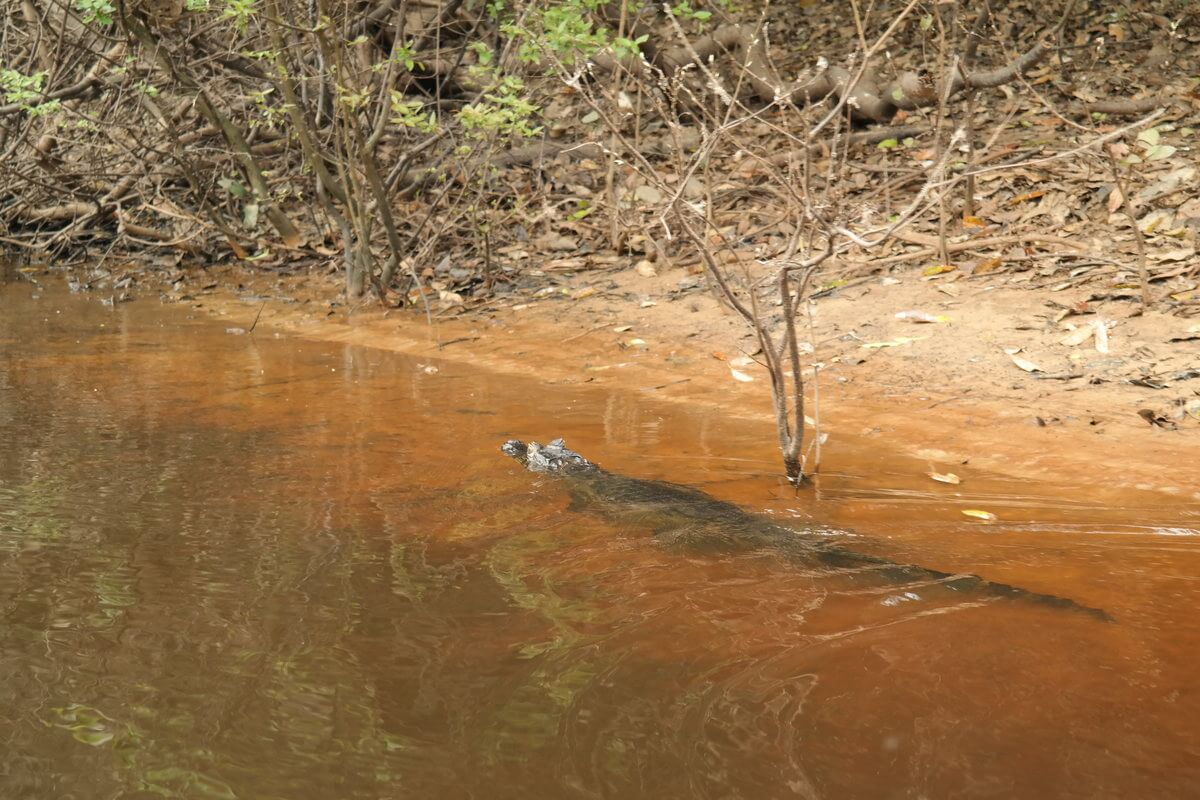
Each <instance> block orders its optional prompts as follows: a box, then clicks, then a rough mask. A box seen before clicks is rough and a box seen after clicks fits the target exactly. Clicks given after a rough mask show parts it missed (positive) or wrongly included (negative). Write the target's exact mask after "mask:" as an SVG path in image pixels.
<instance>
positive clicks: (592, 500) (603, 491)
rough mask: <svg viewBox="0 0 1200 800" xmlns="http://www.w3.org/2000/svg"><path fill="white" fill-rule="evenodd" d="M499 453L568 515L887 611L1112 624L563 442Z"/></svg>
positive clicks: (1047, 598)
mask: <svg viewBox="0 0 1200 800" xmlns="http://www.w3.org/2000/svg"><path fill="white" fill-rule="evenodd" d="M500 449H501V451H502V452H503V453H505V454H506V455H509V456H512V457H513V458H514V459H516V460H517V461H518V462H520V463H521V464H522V465H523V466H524V467H525V468H526V469H528V470H530V471H531V472H538V473H545V474H548V475H553V476H556V477H559V478H562V479H564V480H566V481H567V482H568V487H569V489H570V492H571V495H572V498H573V504H572V505H573V507H577V508H581V509H583V508H587V509H589V510H595V511H598V512H599V513H601V514H602V515H604V516H608V517H616V518H621V519H627V520H636V521H637V523H639V524H642V525H646V526H648V527H650V528H651V529H652V530H653V532H654V534H655V535H656V536H658V537H659V538H660V539H663V540H666V541H669V542H672V543H675V544H679V545H683V546H686V547H688V548H694V549H698V550H703V551H706V552H713V553H716V552H741V551H755V550H766V551H771V552H775V553H777V554H779V555H780V556H781V557H783V558H786V559H787V560H789V561H794V562H797V563H801V564H805V565H808V566H810V567H813V568H817V569H819V570H821V571H828V572H831V573H838V574H845V575H846V576H847V577H848V578H852V579H854V580H855V582H857V581H861V580H868V581H871V582H873V583H878V584H883V585H894V586H896V587H898V588H902V589H904V590H905V591H903V592H902V593H901V594H899V595H895V596H893V597H891V598H888V599H887V600H885V601H884V602H885V603H887V604H889V605H891V604H894V603H895V602H900V601H903V600H920V599H922V598H923V597H924V596H928V595H930V594H943V595H946V596H950V595H951V594H959V595H965V596H973V597H1001V598H1009V599H1013V600H1020V601H1025V602H1032V603H1037V604H1039V605H1045V606H1052V607H1055V608H1062V609H1067V610H1071V611H1079V612H1083V613H1085V614H1088V615H1090V616H1092V617H1095V618H1097V619H1101V620H1104V621H1106V622H1111V621H1112V617H1111V616H1110V615H1109V614H1108V612H1106V611H1104V610H1102V609H1099V608H1091V607H1089V606H1085V605H1081V604H1080V603H1077V602H1075V601H1074V600H1071V599H1070V598H1066V597H1058V596H1055V595H1051V594H1043V593H1041V592H1034V591H1030V590H1028V589H1022V588H1021V587H1019V586H1010V585H1009V584H1006V583H997V582H995V581H989V580H986V579H984V578H981V577H979V576H978V575H971V574H961V573H960V574H953V573H949V572H942V571H940V570H936V569H929V568H928V567H921V566H916V565H912V564H902V563H899V562H896V561H890V560H888V559H886V558H881V557H879V556H873V555H869V554H867V553H860V552H857V551H855V550H851V549H848V548H846V547H845V546H844V545H843V544H842V543H840V542H838V541H837V540H836V537H835V536H832V535H829V534H832V533H834V532H833V531H825V532H822V531H820V530H819V529H809V530H798V529H796V528H793V527H788V526H787V525H781V524H779V523H777V522H775V521H773V520H771V519H768V518H766V517H763V516H761V515H755V514H752V513H750V512H748V511H746V510H744V509H742V508H741V507H740V506H737V505H734V504H733V503H728V502H725V501H724V500H718V499H716V498H715V497H711V496H709V495H707V494H705V493H704V492H702V491H700V490H699V489H695V488H692V487H690V486H682V485H680V484H676V483H669V482H667V481H652V480H641V479H639V478H630V477H626V476H624V475H617V474H615V473H612V472H609V471H608V470H606V469H603V468H602V467H600V466H598V465H596V464H594V463H592V462H591V461H588V460H587V459H586V458H584V457H583V456H581V455H580V454H579V453H576V452H575V451H573V450H570V449H568V448H567V446H566V443H565V442H564V441H563V440H562V439H555V440H554V441H552V442H550V443H549V444H545V445H543V444H538V443H537V442H529V443H528V444H526V443H525V442H521V441H518V440H516V439H512V440H509V441H507V442H505V443H504V444H503V445H501V447H500Z"/></svg>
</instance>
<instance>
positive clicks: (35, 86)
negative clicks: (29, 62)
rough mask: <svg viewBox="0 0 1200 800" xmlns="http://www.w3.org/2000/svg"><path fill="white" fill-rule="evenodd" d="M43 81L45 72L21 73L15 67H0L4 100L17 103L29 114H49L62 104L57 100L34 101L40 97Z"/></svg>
mask: <svg viewBox="0 0 1200 800" xmlns="http://www.w3.org/2000/svg"><path fill="white" fill-rule="evenodd" d="M45 82H46V73H45V72H35V73H33V74H32V75H23V74H22V73H20V72H17V71H16V70H15V69H0V92H3V93H4V102H5V103H15V104H17V105H19V106H20V107H21V110H22V111H25V112H26V113H28V114H30V115H31V116H35V117H40V116H42V115H44V114H50V113H52V112H54V111H57V110H58V109H59V107H60V106H61V105H62V103H60V102H59V101H58V100H48V101H47V102H45V103H40V102H35V101H37V100H39V99H40V98H41V96H42V86H43V85H44V84H45Z"/></svg>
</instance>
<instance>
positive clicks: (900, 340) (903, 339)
mask: <svg viewBox="0 0 1200 800" xmlns="http://www.w3.org/2000/svg"><path fill="white" fill-rule="evenodd" d="M917 341H920V339H914V338H912V337H909V336H897V337H896V338H895V339H889V340H888V341H886V342H867V343H866V344H864V345H863V346H862V348H863V349H864V350H874V349H876V348H879V347H903V346H904V345H906V344H912V343H913V342H917Z"/></svg>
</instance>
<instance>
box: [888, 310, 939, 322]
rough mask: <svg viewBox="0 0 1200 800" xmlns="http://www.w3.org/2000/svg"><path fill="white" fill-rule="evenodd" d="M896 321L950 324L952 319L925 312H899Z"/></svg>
mask: <svg viewBox="0 0 1200 800" xmlns="http://www.w3.org/2000/svg"><path fill="white" fill-rule="evenodd" d="M896 319H902V320H904V321H905V322H949V321H950V318H949V317H947V316H943V315H937V316H934V315H933V314H929V313H926V312H924V311H897V312H896Z"/></svg>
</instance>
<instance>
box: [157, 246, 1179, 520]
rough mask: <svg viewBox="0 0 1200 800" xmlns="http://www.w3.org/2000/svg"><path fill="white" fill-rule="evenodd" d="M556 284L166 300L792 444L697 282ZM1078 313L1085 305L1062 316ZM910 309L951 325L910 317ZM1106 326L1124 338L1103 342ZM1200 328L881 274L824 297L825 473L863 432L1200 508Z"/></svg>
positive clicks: (256, 283) (733, 333) (754, 371)
mask: <svg viewBox="0 0 1200 800" xmlns="http://www.w3.org/2000/svg"><path fill="white" fill-rule="evenodd" d="M552 285H553V286H554V290H553V291H550V292H546V291H543V292H542V293H540V296H538V295H535V296H529V297H509V298H504V299H500V300H497V301H495V302H491V303H489V304H487V305H486V306H483V307H477V308H475V309H472V310H469V311H468V310H466V309H462V308H457V307H454V306H452V305H445V304H435V305H434V306H433V309H432V310H433V318H434V324H433V325H432V326H431V325H430V324H429V323H428V322H427V320H426V318H425V316H424V314H422V313H420V312H419V311H407V310H404V311H400V310H384V309H381V308H380V307H379V306H378V305H377V304H374V303H372V302H363V303H360V304H357V305H353V306H347V305H346V304H345V303H341V302H339V301H335V300H330V298H332V297H335V296H336V290H337V284H336V279H335V278H334V277H332V276H328V275H321V274H310V275H302V276H291V277H285V278H279V277H278V276H274V275H266V274H253V273H246V272H244V271H242V270H239V269H236V268H233V267H218V268H210V269H208V270H205V271H203V272H200V273H195V274H191V275H189V276H188V277H187V279H186V280H185V281H182V282H178V281H177V282H176V283H175V284H174V286H173V288H172V289H171V290H169V291H166V292H164V293H163V294H162V299H163V301H164V302H175V303H179V304H181V305H187V306H189V307H191V308H193V309H195V310H198V311H202V312H204V313H206V314H209V315H212V316H215V317H217V318H219V319H221V320H224V321H226V322H228V324H229V325H230V326H231V328H233V329H234V330H236V329H237V328H238V327H241V328H246V327H249V325H250V323H251V322H252V320H253V319H254V317H255V315H256V313H257V312H258V309H259V308H260V307H261V309H262V314H261V318H260V320H259V323H258V325H259V329H258V331H256V334H257V335H261V333H262V332H263V331H265V330H270V329H274V330H278V331H283V332H287V333H289V334H293V335H299V336H303V337H308V338H313V339H321V340H329V341H340V342H352V343H354V344H358V345H363V346H368V347H375V348H382V349H387V350H394V351H400V352H406V353H410V354H413V355H416V356H418V357H428V358H429V359H430V360H431V363H434V362H435V361H436V360H438V359H447V360H452V361H462V362H470V363H471V364H474V365H478V366H480V367H481V368H485V369H490V370H495V371H500V372H509V373H517V374H522V375H535V376H537V377H538V378H540V379H541V380H542V381H544V382H545V383H547V384H579V383H591V384H599V385H603V386H608V387H612V388H617V389H620V390H625V391H630V392H638V393H641V394H644V395H646V396H652V397H653V398H654V399H656V400H659V401H666V402H672V403H683V404H688V405H697V404H703V405H706V406H709V407H714V408H718V409H720V410H721V411H722V412H723V413H726V414H729V415H734V416H738V417H742V418H745V419H749V420H754V421H757V422H758V423H760V424H761V427H762V436H763V441H764V442H765V443H770V442H773V441H774V425H773V421H772V420H773V417H772V413H771V405H770V399H769V394H768V388H767V384H766V380H767V379H766V373H765V371H764V370H762V368H761V367H759V366H758V365H757V364H755V363H754V360H753V354H754V351H755V350H756V345H755V342H754V339H753V337H751V336H750V335H749V332H748V329H747V328H746V327H745V325H744V324H743V323H742V321H741V320H740V319H738V318H736V317H735V316H734V315H733V314H732V313H730V312H729V311H728V310H727V309H725V308H723V307H722V306H721V304H720V303H718V302H717V301H716V299H714V297H713V296H712V295H711V294H710V293H708V292H706V291H705V290H704V288H703V286H702V285H701V284H700V282H698V281H695V280H694V279H693V278H692V276H689V275H687V274H685V273H684V272H683V271H681V270H672V271H670V272H669V273H668V274H665V275H663V276H661V277H660V276H657V275H654V276H644V275H637V274H633V273H631V272H621V273H610V274H605V275H602V276H600V277H599V278H597V277H596V276H595V275H587V274H584V275H581V276H570V277H566V278H561V279H557V280H555V281H554V282H553V284H552ZM680 287H685V288H682V289H681V288H680ZM145 288H146V289H148V287H145ZM150 294H151V292H150V291H144V292H143V295H144V296H145V297H146V298H147V299H148V298H149V296H150ZM1071 308H1074V309H1076V310H1081V311H1083V313H1065V314H1064V313H1063V309H1071ZM905 311H915V312H918V313H919V314H922V315H926V316H928V317H931V318H936V320H937V321H934V322H929V323H914V322H912V321H910V320H906V319H903V318H897V316H896V314H897V313H900V312H905ZM908 316H912V315H908ZM1083 326H1091V327H1092V328H1093V333H1092V334H1087V332H1086V331H1084V330H1081V329H1082V328H1083ZM1100 326H1103V328H1104V334H1102V336H1103V339H1105V340H1106V341H1102V342H1097V341H1096V340H1095V339H1096V337H1095V330H1098V329H1099V327H1100ZM1195 329H1196V320H1195V319H1191V320H1189V319H1186V318H1180V317H1178V316H1171V315H1166V314H1159V313H1155V312H1153V311H1151V312H1148V313H1145V314H1142V313H1140V312H1139V311H1138V309H1137V308H1136V307H1135V305H1134V304H1133V303H1111V302H1110V303H1104V304H1096V303H1093V304H1091V305H1089V303H1088V301H1087V298H1084V297H1070V296H1059V297H1056V299H1055V301H1054V302H1053V303H1049V304H1048V303H1046V302H1045V299H1044V296H1043V295H1040V294H1039V293H1034V292H1030V291H1026V290H1023V289H1019V288H1012V287H1006V286H1003V285H997V284H995V283H991V284H989V283H986V282H972V281H962V280H960V281H947V282H935V281H928V280H923V279H921V278H920V277H919V276H913V277H911V278H908V279H905V280H902V281H897V280H895V279H891V280H888V279H884V280H882V281H881V280H880V279H878V278H877V279H873V280H872V281H869V282H864V283H861V284H858V285H855V286H851V287H844V288H842V289H840V290H839V291H837V292H835V293H833V294H832V295H831V296H827V297H824V298H821V299H820V300H818V301H817V302H816V304H815V306H814V313H813V319H812V322H811V326H810V329H809V331H808V334H809V338H810V340H811V341H813V342H815V344H816V347H815V352H814V354H813V355H812V357H811V359H812V360H811V364H815V365H819V379H818V380H817V381H816V382H815V388H816V390H817V395H816V402H813V394H812V391H811V389H812V388H813V386H814V382H813V381H812V380H811V377H810V380H809V381H808V383H809V387H810V392H809V395H810V399H809V404H808V407H807V409H806V410H807V412H808V415H809V416H810V417H816V418H818V419H819V422H820V426H821V431H822V432H823V433H824V434H826V435H827V437H828V438H827V441H826V442H825V445H824V448H823V453H822V462H823V468H828V466H829V465H831V464H833V465H836V462H837V458H838V456H837V452H838V442H839V439H842V440H843V441H845V437H853V438H861V439H865V440H869V441H872V442H877V447H878V450H879V451H880V454H881V455H888V454H895V455H900V456H907V457H908V458H910V459H914V460H915V461H918V462H924V463H926V464H927V465H928V466H929V468H930V470H931V471H938V472H941V471H954V470H955V469H958V470H960V471H961V470H962V469H964V468H965V469H970V470H983V471H987V472H990V473H995V474H998V475H1004V476H1012V477H1018V478H1021V479H1024V480H1031V481H1037V482H1047V483H1054V484H1056V485H1063V486H1072V485H1074V486H1090V487H1096V486H1097V485H1111V486H1113V487H1114V488H1115V487H1121V488H1125V489H1138V490H1150V491H1156V492H1162V493H1166V494H1169V495H1171V496H1173V497H1174V498H1176V499H1177V500H1182V501H1184V502H1191V501H1200V479H1198V478H1197V475H1196V472H1195V469H1194V467H1193V466H1189V465H1194V464H1196V463H1200V420H1197V419H1196V416H1195V414H1196V408H1197V407H1196V401H1197V400H1198V399H1200V377H1195V378H1191V377H1187V376H1188V375H1189V373H1190V372H1191V371H1192V370H1193V369H1195V368H1197V367H1200V340H1198V339H1196V330H1195ZM1085 335H1087V338H1086V340H1085V339H1084V336H1085ZM1076 340H1082V341H1079V343H1078V344H1075V343H1074V342H1076ZM1172 340H1174V341H1172ZM1014 356H1015V357H1014ZM1030 365H1034V366H1036V370H1035V371H1028V370H1027V367H1029V366H1030ZM808 369H809V370H811V369H812V367H811V366H810V367H809V368H808ZM746 378H750V379H752V380H746ZM1139 378H1141V379H1142V380H1140V381H1139ZM1155 387H1158V388H1155ZM1151 419H1153V420H1155V421H1156V422H1151V421H1150V420H1151ZM1156 423H1157V424H1156Z"/></svg>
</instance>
